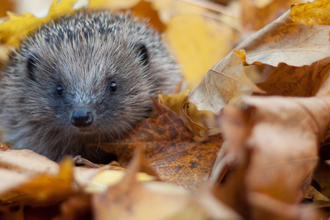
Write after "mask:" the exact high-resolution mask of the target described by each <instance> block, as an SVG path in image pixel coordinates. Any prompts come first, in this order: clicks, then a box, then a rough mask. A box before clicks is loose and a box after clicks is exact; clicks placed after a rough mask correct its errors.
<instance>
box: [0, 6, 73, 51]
mask: <svg viewBox="0 0 330 220" xmlns="http://www.w3.org/2000/svg"><path fill="white" fill-rule="evenodd" d="M76 1H77V0H66V1H60V2H57V0H53V2H52V5H51V6H50V8H49V12H48V15H47V16H46V17H44V18H36V17H35V16H34V15H33V14H31V13H26V14H23V15H15V14H13V13H9V14H8V15H9V18H10V19H8V20H6V21H4V22H2V23H1V24H0V41H1V42H4V43H5V44H6V45H12V46H14V47H16V48H17V47H19V45H20V41H21V40H23V39H25V37H26V36H27V35H29V34H30V33H32V32H34V31H35V30H36V28H38V27H39V26H40V25H41V24H43V23H48V22H49V21H50V20H51V19H55V18H57V17H59V16H61V15H64V14H67V13H71V12H73V11H74V10H73V9H72V5H73V4H74V3H75V2H76Z"/></svg>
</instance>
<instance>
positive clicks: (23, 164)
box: [0, 145, 59, 176]
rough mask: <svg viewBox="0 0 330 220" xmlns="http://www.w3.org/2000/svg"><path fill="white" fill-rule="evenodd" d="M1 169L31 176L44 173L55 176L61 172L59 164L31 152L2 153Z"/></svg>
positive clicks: (0, 158) (0, 159) (7, 151)
mask: <svg viewBox="0 0 330 220" xmlns="http://www.w3.org/2000/svg"><path fill="white" fill-rule="evenodd" d="M2 146H3V145H2ZM0 168H2V169H9V170H11V171H15V172H23V173H25V174H28V175H31V176H32V175H36V174H44V173H49V174H53V175H54V174H57V173H58V171H59V166H58V164H57V163H55V162H54V161H51V160H49V159H48V158H46V157H44V156H42V155H40V154H37V153H35V152H33V151H31V150H6V151H0Z"/></svg>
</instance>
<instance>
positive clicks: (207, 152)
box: [91, 100, 222, 189]
mask: <svg viewBox="0 0 330 220" xmlns="http://www.w3.org/2000/svg"><path fill="white" fill-rule="evenodd" d="M153 102H154V105H155V113H154V114H153V115H152V116H151V117H150V118H149V119H146V120H144V121H142V122H140V123H139V124H138V125H137V126H136V127H135V129H134V131H131V132H130V133H128V135H127V137H126V138H125V139H121V140H120V141H119V142H116V143H101V144H100V147H101V148H102V149H103V150H105V151H107V152H110V153H115V154H116V155H117V156H118V160H119V162H120V163H121V164H122V165H123V166H125V164H127V161H129V159H130V158H131V157H132V154H133V151H134V149H135V148H136V147H138V146H139V147H141V149H143V150H144V152H145V155H146V157H147V160H148V162H149V163H150V165H151V167H152V168H153V169H154V170H155V171H156V172H157V174H158V175H159V176H160V178H161V179H163V180H165V181H166V182H170V183H175V184H179V185H182V186H184V187H186V188H189V189H196V188H197V187H198V185H199V184H200V183H201V182H202V181H203V180H204V179H205V178H207V176H208V174H209V173H210V171H211V168H212V165H213V163H214V160H215V157H216V154H217V152H218V151H219V148H220V146H221V145H222V141H221V136H220V135H216V136H211V137H209V138H208V139H206V140H205V141H203V142H196V141H195V140H194V135H193V133H192V132H190V131H189V129H188V128H187V127H186V126H185V125H184V123H183V121H182V120H181V119H180V118H179V116H178V115H176V113H175V112H173V111H171V110H170V109H169V108H167V107H165V106H163V105H161V104H159V103H158V102H156V101H155V100H153ZM97 145H98V143H97V144H95V146H97ZM95 146H94V145H93V144H91V147H95Z"/></svg>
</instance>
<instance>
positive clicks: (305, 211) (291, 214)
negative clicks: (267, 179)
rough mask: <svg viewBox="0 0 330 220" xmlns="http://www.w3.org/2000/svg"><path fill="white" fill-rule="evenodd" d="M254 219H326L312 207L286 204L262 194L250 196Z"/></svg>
mask: <svg viewBox="0 0 330 220" xmlns="http://www.w3.org/2000/svg"><path fill="white" fill-rule="evenodd" d="M248 200H249V202H250V203H251V206H253V208H252V210H251V211H252V213H251V215H252V216H253V217H254V219H274V220H275V219H281V220H302V219H303V220H304V219H306V220H319V219H326V218H327V217H326V216H325V215H323V214H322V213H321V212H320V211H318V210H316V209H315V207H314V206H312V205H299V204H290V203H285V202H282V201H279V200H276V199H274V198H272V197H270V196H267V195H264V194H261V193H250V194H248Z"/></svg>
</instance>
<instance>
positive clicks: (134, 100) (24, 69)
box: [0, 10, 181, 163]
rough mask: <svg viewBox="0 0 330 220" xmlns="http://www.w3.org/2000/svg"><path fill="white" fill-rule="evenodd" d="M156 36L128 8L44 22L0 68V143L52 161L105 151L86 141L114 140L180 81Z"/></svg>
mask: <svg viewBox="0 0 330 220" xmlns="http://www.w3.org/2000/svg"><path fill="white" fill-rule="evenodd" d="M180 80H181V75H180V71H179V66H178V64H177V63H176V61H175V57H174V56H173V55H172V53H171V51H169V50H168V49H167V45H166V43H164V42H163V41H162V35H160V34H158V33H157V32H156V31H155V30H153V29H152V28H150V27H149V26H148V24H146V23H144V22H141V21H139V20H137V19H136V18H134V17H132V15H131V14H129V13H125V14H123V13H112V12H109V11H88V10H83V11H78V12H75V13H74V14H70V15H64V16H63V17H59V18H58V19H56V20H53V21H51V22H49V23H47V24H43V25H42V26H41V27H40V28H39V29H38V30H36V31H35V33H33V34H31V35H29V36H27V38H26V39H24V40H23V41H22V42H21V45H20V47H19V48H18V49H16V50H15V51H13V53H12V54H11V55H10V59H9V62H8V63H7V64H6V66H5V67H4V68H3V69H2V71H1V81H0V84H1V85H0V102H1V103H0V122H1V124H2V127H3V139H2V140H3V141H5V142H6V143H10V144H11V145H12V148H13V149H30V150H33V151H35V152H37V153H39V154H41V155H44V156H46V157H48V158H50V159H51V160H54V161H59V160H61V159H62V158H63V156H65V155H72V156H75V155H81V156H82V157H84V158H86V159H89V160H91V161H93V162H98V163H105V162H108V161H107V160H109V158H110V157H109V156H108V155H107V154H106V153H105V152H104V151H102V150H101V149H100V148H99V147H95V148H94V147H88V146H87V145H88V143H91V142H93V143H100V142H110V141H114V140H116V139H119V138H120V137H122V136H123V135H124V134H126V133H127V132H128V131H130V130H132V129H134V126H135V125H136V124H137V123H139V122H140V121H142V120H144V119H146V118H148V117H149V116H150V115H151V113H152V111H153V108H154V107H153V104H152V100H151V97H154V98H155V99H157V96H158V93H165V94H166V93H170V92H171V91H172V90H173V89H174V88H175V87H176V85H177V84H178V82H180Z"/></svg>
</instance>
